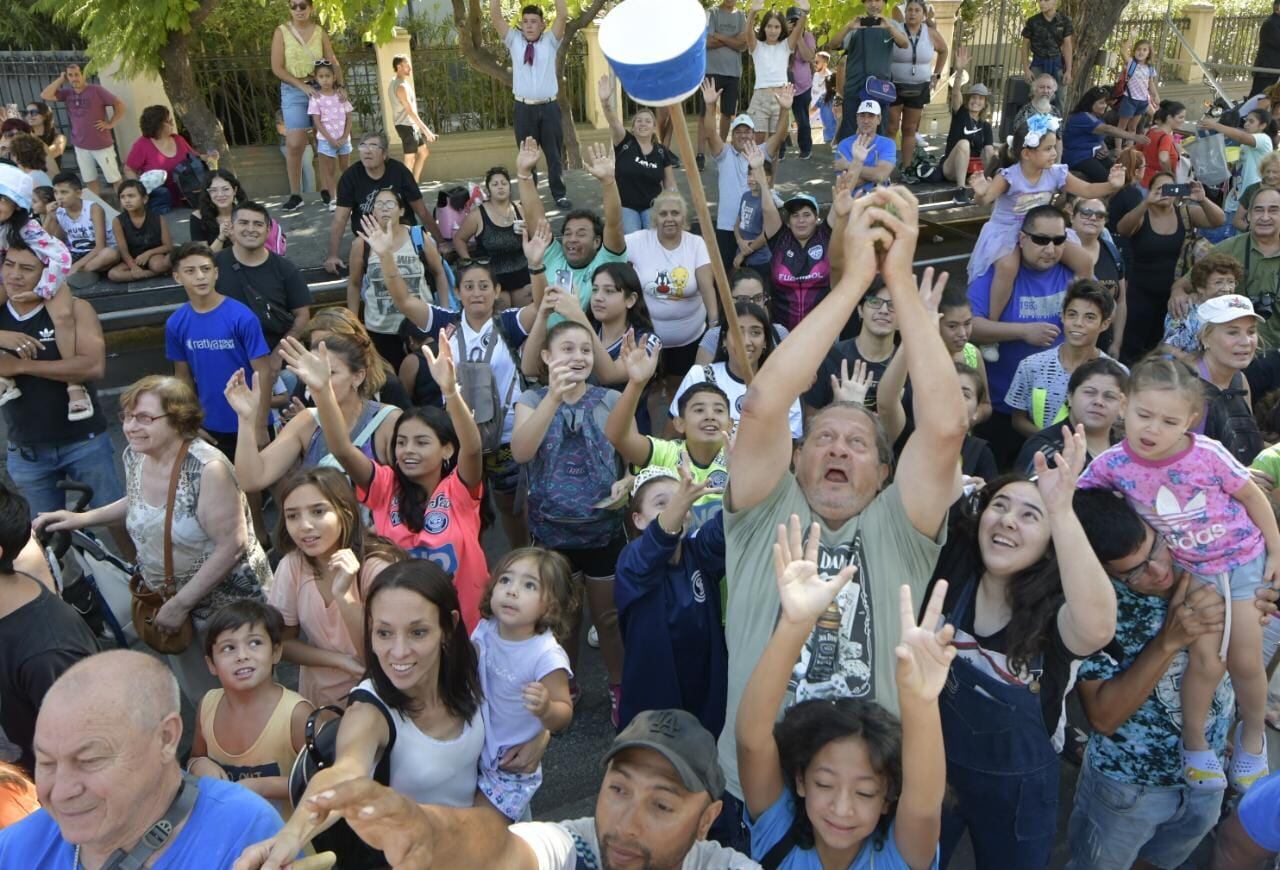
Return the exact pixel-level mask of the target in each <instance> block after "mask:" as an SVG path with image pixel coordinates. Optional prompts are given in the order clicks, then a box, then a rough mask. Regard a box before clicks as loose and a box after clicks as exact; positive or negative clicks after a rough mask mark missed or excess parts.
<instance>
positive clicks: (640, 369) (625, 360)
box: [619, 329, 658, 384]
mask: <svg viewBox="0 0 1280 870" xmlns="http://www.w3.org/2000/svg"><path fill="white" fill-rule="evenodd" d="M619 358H620V359H621V360H622V364H623V365H624V366H626V368H627V380H628V381H630V382H631V383H633V384H647V383H649V381H651V380H653V375H654V373H655V372H656V371H657V370H658V348H657V347H655V348H653V349H652V350H650V349H649V342H647V341H646V342H644V343H643V344H637V343H636V334H635V331H634V330H631V329H628V330H627V333H626V335H624V336H623V337H622V351H621V354H620V355H619Z"/></svg>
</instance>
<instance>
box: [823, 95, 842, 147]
mask: <svg viewBox="0 0 1280 870" xmlns="http://www.w3.org/2000/svg"><path fill="white" fill-rule="evenodd" d="M818 115H819V117H821V118H822V141H823V142H826V143H827V144H828V145H834V144H835V141H836V140H835V135H836V127H837V125H838V122H837V121H836V110H835V108H834V107H833V106H832V105H831V101H830V100H827V101H826V102H825V103H819V104H818Z"/></svg>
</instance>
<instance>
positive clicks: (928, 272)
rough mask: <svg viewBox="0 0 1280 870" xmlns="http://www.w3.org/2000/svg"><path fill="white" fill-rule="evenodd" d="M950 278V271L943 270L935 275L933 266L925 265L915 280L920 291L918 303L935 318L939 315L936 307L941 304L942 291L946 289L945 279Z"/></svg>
mask: <svg viewBox="0 0 1280 870" xmlns="http://www.w3.org/2000/svg"><path fill="white" fill-rule="evenodd" d="M950 278H951V273H950V272H943V273H942V274H940V275H937V276H935V275H934V271H933V267H932V266H926V267H925V270H924V272H923V273H922V274H921V275H920V278H919V280H918V281H917V282H916V289H917V290H918V291H919V293H920V304H922V305H923V306H924V310H925V311H927V312H929V313H930V314H932V315H933V316H934V317H935V318H937V317H939V316H940V314H939V311H938V308H939V307H940V306H941V305H942V293H943V291H944V290H946V289H947V281H948V280H950Z"/></svg>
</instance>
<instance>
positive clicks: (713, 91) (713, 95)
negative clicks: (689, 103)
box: [702, 78, 720, 111]
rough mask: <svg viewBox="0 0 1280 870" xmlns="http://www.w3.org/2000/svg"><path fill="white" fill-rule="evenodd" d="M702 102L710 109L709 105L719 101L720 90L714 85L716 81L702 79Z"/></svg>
mask: <svg viewBox="0 0 1280 870" xmlns="http://www.w3.org/2000/svg"><path fill="white" fill-rule="evenodd" d="M702 102H703V105H705V106H707V109H708V111H710V108H711V106H714V105H715V104H716V103H718V102H720V90H719V89H718V88H717V87H716V83H715V82H714V81H712V80H711V79H709V78H706V79H703V80H702Z"/></svg>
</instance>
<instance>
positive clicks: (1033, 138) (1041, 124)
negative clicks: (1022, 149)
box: [1022, 114, 1058, 148]
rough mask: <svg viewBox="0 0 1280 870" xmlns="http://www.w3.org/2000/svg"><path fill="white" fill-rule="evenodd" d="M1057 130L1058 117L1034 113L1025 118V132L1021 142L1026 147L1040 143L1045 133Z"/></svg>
mask: <svg viewBox="0 0 1280 870" xmlns="http://www.w3.org/2000/svg"><path fill="white" fill-rule="evenodd" d="M1056 132H1058V119H1057V118H1055V117H1054V116H1053V115H1041V114H1035V115H1032V116H1031V117H1030V118H1028V119H1027V133H1026V135H1025V136H1023V137H1022V144H1023V145H1025V146H1026V147H1028V148H1035V147H1037V146H1039V145H1040V140H1041V139H1043V138H1044V135H1045V134H1046V133H1056Z"/></svg>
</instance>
